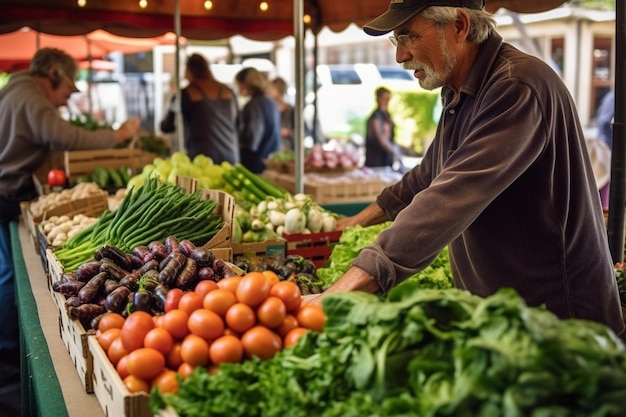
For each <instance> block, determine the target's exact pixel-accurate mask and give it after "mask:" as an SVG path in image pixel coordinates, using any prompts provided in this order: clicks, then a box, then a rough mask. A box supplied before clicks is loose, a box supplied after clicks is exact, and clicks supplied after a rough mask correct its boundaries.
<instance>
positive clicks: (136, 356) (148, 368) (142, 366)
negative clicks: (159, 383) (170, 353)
mask: <svg viewBox="0 0 626 417" xmlns="http://www.w3.org/2000/svg"><path fill="white" fill-rule="evenodd" d="M126 369H128V373H129V374H130V375H134V376H136V377H137V378H139V379H143V380H144V381H150V380H151V379H152V378H154V377H155V376H157V375H158V374H160V373H161V372H163V371H164V370H165V356H163V354H162V353H161V352H159V351H158V350H155V349H151V348H139V349H135V350H133V351H132V352H130V353H129V354H128V358H127V359H126Z"/></svg>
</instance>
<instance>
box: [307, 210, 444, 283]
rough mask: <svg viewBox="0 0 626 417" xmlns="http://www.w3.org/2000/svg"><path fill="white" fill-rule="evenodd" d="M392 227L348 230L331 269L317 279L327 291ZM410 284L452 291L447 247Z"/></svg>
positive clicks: (332, 257) (332, 258) (334, 253)
mask: <svg viewBox="0 0 626 417" xmlns="http://www.w3.org/2000/svg"><path fill="white" fill-rule="evenodd" d="M390 225H391V222H385V223H381V224H378V225H374V226H367V227H362V226H353V227H349V228H347V229H345V230H344V231H343V233H342V234H341V237H340V238H339V242H338V243H337V244H335V246H334V247H333V250H332V252H331V254H330V257H329V261H330V262H329V264H328V266H327V267H325V268H318V269H317V276H318V277H319V278H320V279H321V280H322V282H323V286H324V288H328V287H329V286H331V285H332V284H334V283H335V282H336V281H337V280H338V279H339V278H340V277H341V276H342V275H343V274H344V273H345V272H346V271H347V270H348V268H349V267H350V264H351V263H352V260H354V258H356V257H357V255H358V254H359V253H360V252H361V250H363V248H365V247H366V246H368V245H370V244H371V243H373V242H374V241H375V240H376V238H377V237H378V235H379V234H380V232H382V231H383V230H385V229H386V228H387V227H389V226H390ZM407 281H409V282H411V281H412V282H414V283H417V284H418V285H419V286H421V287H422V288H439V289H445V288H452V287H453V283H452V271H451V270H450V262H449V259H448V248H447V247H446V248H444V249H443V250H442V251H441V252H440V253H439V255H438V256H437V257H436V258H435V260H434V261H433V262H432V263H431V264H430V266H428V267H427V268H426V269H424V270H422V271H421V272H419V273H417V274H415V275H413V276H412V277H410V278H409V279H408V280H407ZM405 282H406V281H405ZM401 285H402V284H401Z"/></svg>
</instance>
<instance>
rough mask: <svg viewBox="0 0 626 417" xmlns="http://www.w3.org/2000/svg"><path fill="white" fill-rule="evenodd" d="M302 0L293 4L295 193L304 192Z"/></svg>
mask: <svg viewBox="0 0 626 417" xmlns="http://www.w3.org/2000/svg"><path fill="white" fill-rule="evenodd" d="M303 20H304V0H294V2H293V34H294V40H295V47H296V48H295V49H296V60H295V61H296V62H295V64H296V65H295V79H296V98H295V99H296V102H295V111H294V113H295V114H294V132H293V133H294V152H295V155H294V160H295V192H296V193H301V192H303V190H304V123H303V120H302V119H303V111H302V109H303V108H304V68H303V66H304V22H303Z"/></svg>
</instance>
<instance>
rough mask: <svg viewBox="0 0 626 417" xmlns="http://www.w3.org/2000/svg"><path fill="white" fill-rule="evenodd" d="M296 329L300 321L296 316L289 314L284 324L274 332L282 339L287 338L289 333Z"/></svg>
mask: <svg viewBox="0 0 626 417" xmlns="http://www.w3.org/2000/svg"><path fill="white" fill-rule="evenodd" d="M296 327H298V320H297V319H296V316H294V315H293V314H287V315H286V316H285V320H283V322H282V323H281V324H280V325H279V326H278V327H277V328H276V329H274V330H275V331H276V332H277V333H278V334H279V335H280V336H281V337H285V335H286V334H287V333H289V330H291V329H295V328H296Z"/></svg>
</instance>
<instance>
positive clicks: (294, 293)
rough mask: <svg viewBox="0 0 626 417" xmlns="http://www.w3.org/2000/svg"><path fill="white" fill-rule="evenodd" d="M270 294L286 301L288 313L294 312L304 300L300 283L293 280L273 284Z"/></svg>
mask: <svg viewBox="0 0 626 417" xmlns="http://www.w3.org/2000/svg"><path fill="white" fill-rule="evenodd" d="M270 295H273V296H274V297H278V298H280V299H281V300H283V303H285V308H286V309H287V312H288V313H294V312H296V311H297V310H298V307H300V304H301V302H302V293H301V292H300V288H299V287H298V285H297V284H296V283H294V282H291V281H280V282H278V283H276V284H275V285H273V286H272V289H271V290H270Z"/></svg>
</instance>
